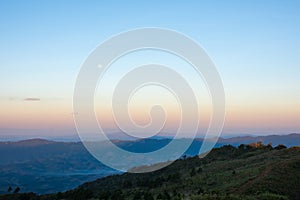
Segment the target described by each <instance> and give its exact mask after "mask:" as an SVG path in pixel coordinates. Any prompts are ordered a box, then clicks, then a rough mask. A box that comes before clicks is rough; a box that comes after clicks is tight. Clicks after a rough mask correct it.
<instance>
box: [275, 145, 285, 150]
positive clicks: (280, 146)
mask: <svg viewBox="0 0 300 200" xmlns="http://www.w3.org/2000/svg"><path fill="white" fill-rule="evenodd" d="M286 148H287V147H286V146H285V145H283V144H279V145H277V146H276V147H275V148H274V149H276V150H280V149H286Z"/></svg>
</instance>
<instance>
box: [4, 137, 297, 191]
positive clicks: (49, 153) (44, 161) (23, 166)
mask: <svg viewBox="0 0 300 200" xmlns="http://www.w3.org/2000/svg"><path fill="white" fill-rule="evenodd" d="M170 141H171V139H170V138H159V139H142V140H135V141H122V140H114V141H113V142H114V143H115V144H116V145H118V146H119V147H121V148H123V149H125V150H128V151H132V152H150V151H154V150H157V149H160V148H161V147H163V146H165V145H167V144H168V143H169V142H170ZM202 141H203V139H201V138H198V139H195V140H194V141H193V143H192V145H191V146H190V148H189V149H188V150H187V151H186V153H185V154H186V155H187V156H194V155H197V154H198V153H199V148H200V147H201V144H202ZM257 141H262V142H263V143H264V144H269V143H272V145H273V146H277V145H278V144H284V145H286V146H287V147H291V146H299V145H300V134H290V135H281V136H278V135H271V136H259V137H233V138H228V139H223V138H220V139H219V141H218V143H217V144H216V145H215V147H220V146H223V145H226V144H231V145H233V146H238V145H240V144H249V143H253V142H257ZM116 173H120V172H118V171H116V170H113V169H110V168H108V167H106V166H105V165H103V164H101V163H100V162H99V161H97V160H96V159H95V158H94V157H93V156H91V155H90V154H89V152H88V151H87V150H86V149H85V148H84V146H83V144H82V143H81V142H55V141H49V140H43V139H30V140H23V141H18V142H0V193H5V192H6V191H7V188H8V187H9V186H12V187H17V186H18V187H20V189H21V191H23V192H27V191H32V192H36V193H53V192H58V191H65V190H69V189H72V188H75V187H76V186H78V185H80V184H82V183H84V182H87V181H92V180H95V179H97V178H101V177H103V176H107V175H111V174H116Z"/></svg>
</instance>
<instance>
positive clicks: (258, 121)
mask: <svg viewBox="0 0 300 200" xmlns="http://www.w3.org/2000/svg"><path fill="white" fill-rule="evenodd" d="M299 9H300V3H299V2H297V1H268V0H264V1H257V0H254V1H185V2H183V1H156V0H153V1H127V2H125V1H114V0H112V1H108V0H107V1H106V0H103V1H26V2H25V1H14V0H12V1H1V3H0V44H1V45H0V72H1V73H0V138H5V137H12V136H22V137H23V136H24V137H26V136H28V137H33V136H34V137H49V136H51V137H62V136H73V135H76V131H75V125H74V121H73V115H74V114H76V113H74V112H73V109H72V97H73V90H74V84H75V81H76V77H77V74H78V72H79V70H80V67H81V65H82V63H83V62H84V60H85V59H86V58H87V56H88V55H89V54H90V53H91V52H92V50H93V49H95V48H96V47H97V46H98V45H99V44H100V43H101V42H103V41H105V40H106V39H108V38H110V37H111V36H112V35H115V34H118V33H120V32H124V31H127V30H131V29H136V28H142V27H159V28H167V29H172V30H175V31H178V32H180V33H183V34H185V35H187V36H189V37H190V38H193V40H195V41H196V42H198V43H199V44H200V45H201V46H202V47H203V48H204V49H205V50H206V52H207V54H208V55H209V56H210V57H211V59H212V60H213V61H214V63H215V65H216V67H217V70H218V71H219V73H220V76H221V78H222V80H223V84H224V89H225V94H226V120H225V125H224V129H223V132H222V136H229V135H245V134H248V135H267V134H288V133H295V132H300V123H299V119H300V79H299V75H300V56H299V55H300V49H299V46H300V36H299V35H300V26H299V22H300V13H299ZM149 55H151V56H150V57H151V58H153V53H152V54H151V52H150V53H149V52H148V53H147V52H146V53H144V54H143V55H142V56H141V55H139V54H137V55H136V56H132V57H131V60H130V59H129V60H127V61H126V60H125V61H123V63H129V64H130V63H131V62H137V63H139V62H141V61H144V60H146V59H147V58H148V57H149ZM147 56H148V57H147ZM154 57H155V56H154ZM162 57H163V56H162ZM139 58H140V60H139ZM156 58H161V57H160V56H157V57H156ZM174 59H175V58H174ZM165 60H167V61H166V62H169V63H172V60H173V59H172V58H170V57H168V56H166V59H165ZM176 63H177V65H178V63H179V61H178V62H176ZM116 68H118V66H116ZM118 69H119V68H118ZM184 69H185V68H184ZM187 71H188V70H187ZM115 72H118V70H115ZM182 73H183V74H184V73H185V70H183V72H182ZM188 73H189V72H188ZM189 74H190V75H192V73H189ZM116 77H118V76H117V75H112V76H110V77H109V78H111V80H113V79H115V78H116ZM109 78H108V82H109V80H110V79H109ZM196 89H197V88H196ZM149 90H151V88H150V89H149ZM152 90H153V88H152ZM155 91H157V90H154V93H155ZM201 91H202V90H201ZM158 92H159V91H158ZM141 96H143V95H140V97H141ZM162 96H163V95H162ZM138 99H139V96H137V97H136V99H135V100H136V101H137V100H138ZM166 99H167V100H168V99H169V100H168V104H172V105H173V104H174V102H176V101H174V99H173V100H171V99H172V98H171V99H170V96H168V97H166V98H165V99H164V100H166ZM202 99H206V97H205V94H204V97H202ZM205 101H206V100H204V102H205ZM139 102H140V104H139V103H136V104H133V105H132V106H133V107H134V106H135V105H139V106H140V107H139V108H138V109H137V108H134V109H136V110H141V108H143V106H145V104H147V103H149V102H146V101H145V100H143V99H142V98H140V100H139ZM208 102H209V101H208ZM99 107H101V105H99ZM136 107H138V106H136ZM175 107H176V105H175ZM175 107H172V106H170V109H169V110H170V111H172V109H174V108H175ZM203 107H204V108H203ZM208 107H209V106H208V104H207V105H206V104H205V103H204V104H203V105H202V107H201V108H200V110H201V111H202V112H203V117H202V119H203V124H204V125H203V129H205V124H207V123H208V122H209V110H210V109H209V108H208ZM102 109H104V110H102V111H101V110H99V111H97V112H100V113H101V112H106V111H105V109H106V108H102ZM107 112H108V111H107ZM134 115H135V116H133V118H136V120H140V123H141V124H143V123H146V122H147V116H146V117H144V118H143V116H141V117H139V116H140V115H141V113H140V112H136V113H135V114H134ZM177 120H178V119H177V118H174V119H173V122H172V123H173V124H175V125H176V123H177V122H178V121H177ZM107 121H109V120H107ZM106 123H107V127H108V128H112V130H113V127H110V125H109V124H110V123H109V122H106ZM173 128H174V127H173ZM170 130H171V129H170Z"/></svg>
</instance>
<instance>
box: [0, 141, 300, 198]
mask: <svg viewBox="0 0 300 200" xmlns="http://www.w3.org/2000/svg"><path fill="white" fill-rule="evenodd" d="M299 180H300V148H299V147H292V148H288V149H286V148H284V147H281V148H280V147H278V148H272V147H271V146H266V145H263V144H260V143H258V144H252V145H240V146H239V147H238V148H236V147H233V146H231V145H226V146H223V147H221V148H216V149H213V151H212V152H210V153H209V154H208V156H206V157H205V158H203V159H200V158H199V157H197V156H196V157H191V158H186V159H181V160H177V161H175V162H174V163H173V164H171V165H170V166H168V167H166V168H164V169H161V170H159V171H155V172H152V173H146V174H131V173H125V174H123V175H113V176H109V177H106V178H101V179H98V180H96V181H93V182H88V183H85V184H83V185H81V186H80V187H78V188H77V189H75V190H70V191H67V192H65V193H57V194H52V195H43V196H36V195H34V194H17V195H15V196H9V198H11V199H14V198H15V199H18V198H20V197H21V195H27V197H30V196H31V197H32V199H75V200H76V199H147V200H150V199H299V198H300V182H299ZM6 197H8V196H2V198H0V199H5V198H6ZM23 197H24V196H23ZM33 197H34V198H33ZM29 199H30V198H29Z"/></svg>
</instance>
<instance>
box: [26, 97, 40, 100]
mask: <svg viewBox="0 0 300 200" xmlns="http://www.w3.org/2000/svg"><path fill="white" fill-rule="evenodd" d="M23 100H24V101H40V100H41V99H40V98H32V97H30V98H25V99H23Z"/></svg>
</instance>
